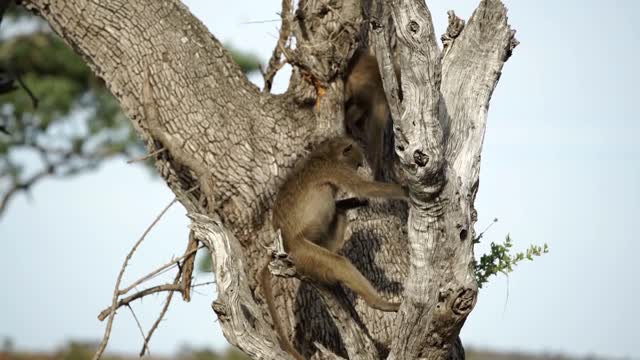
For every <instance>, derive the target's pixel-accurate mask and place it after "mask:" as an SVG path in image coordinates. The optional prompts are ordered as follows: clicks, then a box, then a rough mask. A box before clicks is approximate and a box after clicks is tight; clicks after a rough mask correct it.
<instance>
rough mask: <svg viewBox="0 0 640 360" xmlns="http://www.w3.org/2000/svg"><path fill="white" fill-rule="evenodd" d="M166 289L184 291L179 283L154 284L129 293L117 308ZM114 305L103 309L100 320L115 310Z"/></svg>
mask: <svg viewBox="0 0 640 360" xmlns="http://www.w3.org/2000/svg"><path fill="white" fill-rule="evenodd" d="M164 291H182V287H180V286H179V285H175V284H164V285H157V286H152V287H150V288H146V289H144V290H141V291H138V292H137V293H135V294H132V295H129V296H127V297H126V298H124V299H120V301H118V305H117V306H116V308H115V309H116V310H117V309H119V308H121V307H123V306H129V304H131V303H132V302H134V301H136V300H138V299H140V298H142V297H145V296H147V295H151V294H156V293H159V292H164ZM113 309H114V308H112V307H108V308H106V309H104V310H102V311H101V312H100V315H98V320H100V321H102V320H104V319H105V318H106V317H107V316H109V314H111V313H112V312H113Z"/></svg>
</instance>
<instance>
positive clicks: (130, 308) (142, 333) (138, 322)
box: [127, 304, 151, 356]
mask: <svg viewBox="0 0 640 360" xmlns="http://www.w3.org/2000/svg"><path fill="white" fill-rule="evenodd" d="M127 307H128V308H129V311H131V316H133V319H134V320H135V321H136V324H137V325H138V330H140V335H142V338H143V339H144V330H142V324H140V320H138V317H137V316H136V312H135V311H133V308H132V307H131V305H129V304H127ZM143 355H144V354H143ZM148 355H151V352H148ZM140 356H142V355H140Z"/></svg>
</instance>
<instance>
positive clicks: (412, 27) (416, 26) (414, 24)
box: [408, 20, 420, 34]
mask: <svg viewBox="0 0 640 360" xmlns="http://www.w3.org/2000/svg"><path fill="white" fill-rule="evenodd" d="M408 27H409V31H411V32H412V33H413V34H417V33H418V31H420V24H418V23H417V22H415V21H414V20H411V21H409V25H408Z"/></svg>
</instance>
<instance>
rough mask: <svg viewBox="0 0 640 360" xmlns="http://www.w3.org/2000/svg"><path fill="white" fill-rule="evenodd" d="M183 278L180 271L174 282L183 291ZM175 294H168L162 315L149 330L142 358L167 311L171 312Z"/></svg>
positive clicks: (141, 353) (143, 346)
mask: <svg viewBox="0 0 640 360" xmlns="http://www.w3.org/2000/svg"><path fill="white" fill-rule="evenodd" d="M181 276H182V271H181V270H178V273H177V274H176V277H175V279H174V280H173V286H176V287H178V288H179V289H181V284H180V277H181ZM174 292H175V291H169V294H167V298H166V300H165V301H164V306H163V307H162V310H160V314H159V315H158V318H157V319H156V321H155V322H154V323H153V325H151V328H150V329H149V333H148V334H147V336H146V337H145V338H144V343H143V344H142V350H140V356H143V355H144V353H145V351H147V350H148V349H149V341H150V340H151V336H153V333H154V332H155V331H156V329H157V328H158V326H159V325H160V322H161V321H162V318H164V315H165V314H166V313H167V310H169V305H171V300H172V299H173V293H174Z"/></svg>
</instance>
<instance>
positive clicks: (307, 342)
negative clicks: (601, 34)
mask: <svg viewBox="0 0 640 360" xmlns="http://www.w3.org/2000/svg"><path fill="white" fill-rule="evenodd" d="M285 3H286V0H285ZM363 3H364V4H361V3H360V1H359V0H344V1H330V2H326V1H321V0H300V1H299V4H298V6H297V9H296V11H295V13H294V12H286V13H285V16H284V20H285V22H287V25H288V26H286V28H288V29H290V30H291V36H293V37H295V40H296V46H295V49H292V48H288V47H287V48H282V49H281V50H282V52H283V55H284V56H285V57H286V58H287V61H288V62H289V63H291V64H292V65H293V66H294V73H293V76H292V78H291V82H290V86H289V90H288V91H287V93H285V94H284V95H280V96H274V95H271V94H268V93H262V92H260V91H259V90H258V89H257V88H256V87H255V86H254V85H252V84H251V83H249V82H248V81H247V79H246V78H245V77H244V75H243V74H242V73H241V71H240V69H239V67H238V66H236V65H235V64H234V62H233V61H232V59H231V58H230V57H229V55H228V53H227V52H226V51H225V50H224V48H223V47H222V45H221V44H220V43H219V42H218V41H217V40H216V39H215V38H214V37H213V36H212V35H211V34H210V33H209V32H208V31H207V29H206V28H205V27H204V26H203V25H202V23H201V22H200V21H198V20H197V19H196V18H195V17H193V16H192V15H191V14H190V13H189V11H188V10H187V9H186V8H185V7H184V6H183V5H182V4H181V3H180V2H179V1H178V0H162V1H159V0H101V1H97V0H23V1H22V4H23V5H25V6H26V7H27V8H28V9H31V10H32V11H34V12H35V13H38V14H39V15H41V16H42V17H43V18H45V19H46V20H47V21H48V22H49V23H50V24H51V26H52V28H53V29H54V30H55V31H56V32H57V33H58V34H60V35H61V36H62V37H63V38H64V40H65V41H67V42H68V43H69V44H70V45H71V46H72V47H73V48H74V49H75V50H76V51H77V52H78V53H79V54H80V55H82V56H83V57H84V58H85V59H86V61H87V62H88V63H89V65H90V66H91V68H92V69H93V70H94V71H95V73H96V74H97V75H98V76H100V77H102V78H103V79H104V80H105V82H106V84H107V85H108V87H109V89H110V90H111V92H112V93H113V94H114V95H115V96H116V97H117V98H118V99H119V101H120V103H121V105H122V108H123V109H124V111H125V112H126V113H127V115H128V116H129V117H130V118H131V120H132V122H133V124H134V126H135V127H136V129H137V131H138V133H139V135H140V137H141V138H142V139H143V140H144V141H145V142H146V144H147V147H148V149H149V152H154V151H157V150H158V149H160V148H165V149H166V150H167V151H162V152H158V154H157V155H156V157H157V168H158V171H159V172H160V174H161V176H162V177H163V178H164V179H165V180H166V182H167V184H168V185H169V187H170V188H171V189H172V190H173V191H174V193H175V194H176V195H177V196H178V197H179V198H180V200H181V202H182V204H183V205H184V206H185V207H186V208H187V210H188V213H189V217H190V218H191V220H192V229H193V231H194V233H195V235H196V237H197V238H198V239H199V240H201V241H203V242H204V243H205V244H206V245H207V246H208V247H209V248H210V250H211V253H212V258H213V264H214V271H215V274H216V280H217V288H218V295H219V296H218V299H216V300H215V301H214V302H213V304H212V307H213V310H214V311H215V312H216V314H217V315H218V318H219V320H220V325H221V326H222V329H223V332H224V334H225V336H226V338H227V340H228V341H229V342H230V343H232V344H234V345H236V346H238V347H239V348H240V349H242V350H243V351H245V352H246V353H247V354H249V355H250V356H252V357H254V358H256V359H283V358H288V355H287V354H286V353H283V352H282V351H281V350H280V349H279V347H278V346H277V344H278V342H277V340H276V337H275V333H274V332H273V331H272V329H271V324H270V320H268V319H269V316H268V315H267V311H266V306H265V305H264V301H263V298H262V294H261V293H259V291H256V273H257V271H258V269H259V267H260V266H261V265H263V264H264V262H265V261H266V259H267V257H268V255H269V251H268V250H267V249H268V248H269V247H270V246H271V245H272V243H273V239H274V231H273V229H272V227H271V223H270V219H271V213H270V207H271V205H272V201H273V199H274V196H275V191H276V190H277V188H278V185H279V184H281V183H282V181H283V179H284V177H285V176H286V175H287V174H288V172H289V171H290V169H291V168H292V167H293V165H294V164H295V163H296V161H298V160H299V159H300V158H302V157H303V156H304V155H305V154H306V153H308V147H309V145H310V144H312V143H314V142H316V141H317V140H318V139H321V138H325V137H327V136H330V135H333V134H337V133H341V132H343V131H344V130H343V126H342V119H343V114H342V112H343V111H342V106H341V104H342V102H343V94H342V80H341V79H342V74H343V73H344V70H345V68H346V64H347V60H348V59H349V57H350V55H351V54H352V53H353V52H354V50H355V49H356V47H357V46H358V45H359V44H358V42H364V41H366V39H367V36H368V41H369V44H370V46H371V47H372V48H373V49H375V52H376V56H377V58H378V59H379V62H380V64H381V68H382V69H383V77H384V80H385V91H386V92H387V96H388V99H389V102H390V106H391V110H392V115H393V119H394V125H393V136H389V138H388V139H387V140H388V144H387V145H388V146H387V156H389V157H390V159H391V161H389V162H387V163H388V164H392V165H391V166H389V167H388V168H387V169H385V170H386V176H387V178H388V179H398V181H403V182H405V183H406V184H408V186H409V187H410V189H411V199H412V200H411V203H410V205H409V206H408V207H407V206H401V205H398V204H394V203H382V202H380V203H373V204H372V205H371V206H370V207H368V208H366V209H362V210H359V211H358V212H357V215H355V214H354V215H351V219H350V220H351V223H350V230H349V231H348V235H349V236H350V239H349V241H348V242H347V245H346V248H345V249H343V250H342V251H343V253H344V254H345V255H346V256H348V257H349V258H350V259H352V261H353V262H354V264H355V265H356V266H357V267H358V268H359V269H360V270H361V271H362V272H363V273H364V274H366V276H367V277H368V278H369V279H370V280H371V282H372V283H373V284H374V286H376V288H378V289H380V290H381V291H383V292H385V294H386V296H387V297H388V298H395V300H402V301H403V304H402V307H401V309H400V312H398V313H397V314H390V313H382V312H379V311H377V310H373V309H370V308H368V307H367V306H366V305H365V304H364V303H363V302H362V300H361V299H358V298H357V297H354V296H353V294H351V293H349V294H342V296H340V297H339V298H336V297H335V296H331V295H330V294H329V296H327V293H326V292H324V291H320V292H318V291H316V289H314V288H313V287H312V286H310V285H309V284H307V283H304V282H300V281H298V280H297V279H279V281H278V283H279V284H278V285H277V286H276V289H275V291H274V293H275V294H276V302H277V303H278V304H279V306H280V310H281V314H282V317H283V321H284V323H285V328H287V329H291V332H292V333H291V335H292V337H293V340H294V342H295V344H296V347H297V348H298V349H299V350H300V351H301V352H302V353H303V354H305V355H306V356H308V357H311V356H313V357H314V358H325V357H327V358H336V357H337V356H339V357H342V358H349V359H379V358H383V357H388V358H391V359H418V358H420V359H445V358H452V359H460V358H464V351H463V350H462V348H461V345H460V342H459V341H457V336H458V333H459V331H460V329H461V327H462V325H463V323H464V321H465V319H466V317H467V315H468V314H469V312H470V311H471V310H472V309H473V306H474V304H475V300H476V296H477V286H476V281H475V278H474V272H473V239H474V237H475V232H474V228H473V225H474V223H475V221H476V214H475V209H474V205H473V203H474V199H475V195H476V192H477V190H478V178H479V166H480V151H481V148H482V141H483V137H484V131H485V124H486V117H487V109H488V104H489V99H490V97H491V94H492V91H493V89H494V87H495V85H496V83H497V81H498V78H499V75H500V72H501V69H502V66H503V64H504V62H505V61H506V60H507V58H508V57H509V56H510V53H511V50H512V49H513V47H514V46H515V45H516V41H515V39H514V37H513V31H512V30H511V29H510V27H509V25H508V24H507V18H506V9H505V8H504V6H503V4H502V3H501V1H499V0H482V1H481V2H480V4H479V6H478V9H477V10H476V11H475V12H474V14H473V16H472V17H471V19H470V20H469V22H468V24H467V25H466V26H465V25H464V22H463V21H462V20H460V19H458V18H457V17H455V15H454V14H453V13H450V18H449V29H448V31H447V33H446V34H445V35H443V41H444V49H442V50H441V49H439V47H438V45H437V43H436V37H435V34H434V30H433V26H432V23H431V15H430V14H429V11H428V9H427V7H426V5H425V4H424V3H423V2H422V1H421V0H396V1H394V2H393V4H391V5H385V2H384V1H382V0H380V1H373V3H370V1H363ZM283 28H285V26H283ZM285 38H286V37H285ZM390 44H391V45H393V46H391V47H390ZM393 51H395V52H397V55H398V58H399V61H400V64H401V74H402V81H401V86H400V88H399V86H398V83H397V81H396V79H395V78H394V76H393V70H392V66H391V59H392V55H391V54H392V52H393ZM145 74H149V76H150V79H149V80H150V89H151V92H152V98H153V102H154V109H155V110H154V111H155V118H153V119H149V118H145V116H143V114H144V112H143V97H142V94H143V87H144V86H143V85H144V84H145ZM147 115H148V114H147ZM392 150H393V151H392ZM194 186H197V187H198V188H197V190H195V191H188V189H193V188H194ZM336 299H338V301H336ZM344 303H347V304H349V306H350V307H352V308H353V309H355V311H354V310H352V308H348V307H345V306H341V304H344Z"/></svg>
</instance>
